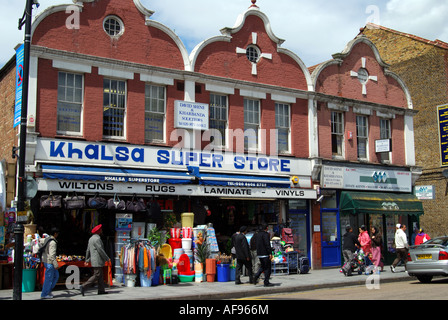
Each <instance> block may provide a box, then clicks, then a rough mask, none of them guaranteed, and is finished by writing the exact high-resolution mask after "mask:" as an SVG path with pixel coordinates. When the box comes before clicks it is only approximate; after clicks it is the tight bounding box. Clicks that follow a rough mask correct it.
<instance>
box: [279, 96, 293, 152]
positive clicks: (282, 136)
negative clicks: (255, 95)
mask: <svg viewBox="0 0 448 320" xmlns="http://www.w3.org/2000/svg"><path fill="white" fill-rule="evenodd" d="M275 128H276V129H277V151H278V152H279V153H287V152H289V145H290V144H289V141H290V132H291V118H290V106H289V104H284V103H276V104H275Z"/></svg>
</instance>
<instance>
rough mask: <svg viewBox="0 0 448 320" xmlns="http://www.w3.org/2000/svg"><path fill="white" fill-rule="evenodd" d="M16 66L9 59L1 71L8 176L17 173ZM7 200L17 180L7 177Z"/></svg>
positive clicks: (1, 149) (0, 134) (0, 146)
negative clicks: (14, 122)
mask: <svg viewBox="0 0 448 320" xmlns="http://www.w3.org/2000/svg"><path fill="white" fill-rule="evenodd" d="M15 82H16V68H15V59H12V60H11V61H9V62H8V63H7V64H6V65H5V66H4V67H3V69H2V71H1V72H0V114H1V115H2V116H1V117H2V121H0V160H6V163H7V164H8V165H7V168H6V170H7V171H11V172H7V173H8V176H10V175H14V174H15V163H16V160H15V159H12V156H11V155H12V148H13V146H18V138H17V134H18V127H17V128H15V129H14V128H13V119H14V103H15V93H16V92H15ZM6 183H7V186H6V188H7V201H6V203H7V204H8V203H10V202H11V200H12V199H13V196H14V190H15V180H14V179H9V178H8V179H7V181H6Z"/></svg>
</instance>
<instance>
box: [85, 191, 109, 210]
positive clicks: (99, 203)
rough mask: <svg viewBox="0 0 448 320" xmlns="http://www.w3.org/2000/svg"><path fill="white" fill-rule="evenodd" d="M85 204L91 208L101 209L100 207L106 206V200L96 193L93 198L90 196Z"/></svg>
mask: <svg viewBox="0 0 448 320" xmlns="http://www.w3.org/2000/svg"><path fill="white" fill-rule="evenodd" d="M87 204H88V206H89V207H90V208H92V209H102V208H106V206H107V200H106V199H104V198H102V197H100V196H99V193H96V194H95V196H94V197H93V198H90V199H89V200H88V201H87Z"/></svg>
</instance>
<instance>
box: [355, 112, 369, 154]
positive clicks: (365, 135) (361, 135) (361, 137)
mask: <svg viewBox="0 0 448 320" xmlns="http://www.w3.org/2000/svg"><path fill="white" fill-rule="evenodd" d="M361 119H362V121H363V122H365V123H362V124H360V121H361ZM361 126H362V128H361ZM361 130H362V131H365V132H361ZM360 141H363V142H364V144H365V145H364V150H363V151H364V152H365V157H360V156H359V154H360ZM356 149H357V155H358V160H362V161H368V160H369V118H368V117H367V116H365V115H356Z"/></svg>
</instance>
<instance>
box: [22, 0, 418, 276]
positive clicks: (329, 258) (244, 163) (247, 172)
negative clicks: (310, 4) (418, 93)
mask: <svg viewBox="0 0 448 320" xmlns="http://www.w3.org/2000/svg"><path fill="white" fill-rule="evenodd" d="M252 2H253V3H254V1H252ZM66 9H67V8H66V6H55V7H51V8H49V9H47V10H46V11H45V12H43V13H42V14H41V15H40V16H38V17H37V19H36V20H35V22H34V25H33V38H32V47H31V81H30V104H29V107H28V120H29V121H28V132H27V139H28V141H27V157H26V163H27V173H28V175H30V176H32V177H34V178H35V180H36V182H37V187H38V193H37V195H36V197H35V198H34V199H33V200H32V208H33V211H36V217H37V221H38V223H39V224H41V225H42V226H43V227H48V226H49V225H51V224H60V225H63V226H64V228H66V230H63V231H62V232H61V236H60V237H61V241H60V242H61V243H62V245H61V250H67V253H71V254H83V252H84V251H85V240H86V237H88V231H89V230H90V227H91V226H92V225H94V224H97V223H103V225H105V226H106V228H105V231H106V232H105V235H106V237H107V246H108V248H109V249H110V252H111V253H112V255H113V254H114V252H115V250H114V243H115V241H116V232H115V231H116V230H115V228H116V215H115V214H117V213H122V212H121V211H120V212H117V211H114V210H110V209H99V210H94V209H91V208H88V207H87V206H86V208H85V209H82V210H66V209H63V208H60V209H59V208H58V209H42V208H40V205H39V200H40V199H41V197H42V196H47V195H49V194H57V195H62V196H63V197H65V196H66V195H68V194H72V193H73V192H76V194H78V195H82V196H85V197H86V198H87V199H89V198H92V197H94V196H95V195H99V196H101V197H105V198H109V199H110V198H114V197H119V198H120V199H125V200H132V199H133V197H136V198H142V199H144V201H145V203H147V204H151V203H154V202H157V205H158V206H159V207H160V210H161V211H160V212H161V214H162V216H163V217H164V220H163V221H151V222H156V223H158V225H159V226H162V225H163V224H164V223H166V222H167V221H168V220H170V221H173V220H172V219H174V221H176V220H177V221H180V215H181V214H182V213H185V212H193V213H194V214H195V224H197V225H203V224H207V223H213V226H214V227H215V229H216V231H217V233H218V234H219V236H220V237H221V238H220V240H221V241H220V249H221V250H223V251H224V250H225V249H226V248H225V246H226V245H227V243H228V241H227V240H228V239H229V237H230V236H231V235H232V233H233V232H235V231H236V230H237V228H238V227H239V226H240V225H243V224H244V225H249V226H250V227H253V228H255V227H256V226H257V225H258V224H260V223H269V224H270V226H271V230H272V231H281V227H282V226H284V225H286V224H289V225H290V226H291V228H292V229H293V232H294V236H295V244H294V246H295V248H296V249H297V250H300V252H301V253H303V254H304V255H306V256H308V257H309V258H311V261H312V265H313V267H314V268H321V267H327V266H339V265H340V262H341V261H340V251H341V250H340V247H341V243H340V240H341V238H340V235H341V225H345V224H346V223H347V222H348V221H350V223H353V225H354V226H356V223H357V222H359V223H360V222H361V220H362V219H366V217H368V216H364V215H363V213H362V212H358V211H356V212H354V213H351V215H350V214H349V215H348V216H347V217H345V216H344V214H343V212H345V211H344V210H345V209H346V208H344V207H340V203H341V201H342V198H341V196H342V195H343V192H345V191H348V192H350V191H352V190H357V191H359V190H360V189H361V188H363V191H372V192H375V193H377V194H381V195H383V196H386V195H388V194H389V193H390V192H393V193H396V194H398V193H400V194H401V193H404V194H408V193H410V192H411V190H412V186H413V184H414V182H415V177H416V176H417V175H418V173H419V171H418V168H416V167H415V160H414V158H415V155H414V152H413V148H414V145H413V139H414V138H413V127H412V123H413V117H414V115H415V112H414V110H413V106H412V101H411V98H410V95H409V93H408V91H407V87H406V85H405V84H404V83H403V82H402V81H401V79H400V78H399V77H397V76H396V75H394V74H392V73H390V72H389V71H388V70H387V65H386V64H385V63H384V62H383V61H382V60H381V58H380V56H379V53H378V50H377V49H376V47H375V46H374V45H373V43H372V42H370V41H369V40H367V39H366V38H365V37H362V36H361V37H357V38H356V39H355V40H353V41H352V42H350V43H349V44H348V46H347V48H346V49H345V50H344V51H343V52H342V53H340V54H337V55H335V56H334V59H333V60H331V61H329V62H326V63H324V64H322V65H319V66H316V67H313V68H310V70H309V69H308V68H307V67H306V66H305V65H304V63H303V62H302V61H301V59H300V58H299V57H298V56H297V54H295V53H294V52H292V51H290V50H288V49H285V48H283V47H282V44H283V42H284V40H283V39H280V38H278V37H277V36H276V35H275V33H274V32H273V30H272V28H271V25H270V23H269V19H268V17H267V16H266V14H264V13H263V12H262V11H261V10H260V8H259V7H257V6H256V5H255V4H253V5H252V6H251V7H250V8H249V9H248V10H247V11H245V12H244V13H243V14H242V15H241V16H240V17H238V19H237V21H236V24H235V26H234V27H231V28H224V29H222V30H221V35H219V36H216V37H212V38H210V39H207V40H205V41H203V42H202V43H200V44H198V45H197V46H196V48H195V49H194V50H193V51H192V52H191V54H188V53H187V50H186V48H185V46H184V44H183V43H182V41H181V39H180V38H179V37H178V36H177V35H176V34H175V32H174V31H173V30H170V29H169V28H168V27H166V26H164V25H162V24H161V23H159V22H157V21H154V20H152V19H151V15H152V14H153V12H152V11H150V10H148V9H146V8H144V7H143V6H142V5H141V3H140V1H138V0H133V1H130V0H128V1H123V0H108V1H107V0H101V1H95V2H92V1H88V0H84V1H79V2H77V3H76V4H75V5H74V6H73V7H72V9H73V10H72V11H71V13H73V12H74V13H79V21H78V22H79V24H78V27H76V26H73V28H69V27H67V24H66V22H67V19H68V18H69V17H70V14H68V13H67V11H66ZM69 21H73V20H71V19H69ZM75 21H76V20H75ZM67 39H71V40H70V41H66V40H67ZM358 121H359V122H358ZM391 146H393V149H390V147H391ZM375 148H378V149H375ZM379 148H383V149H379ZM388 148H389V149H388ZM377 151H378V152H377ZM364 176H366V177H367V178H370V180H372V179H373V180H374V181H373V182H372V181H364V180H363V181H362V185H363V186H364V187H362V186H360V182H359V181H355V180H356V179H355V178H357V177H358V178H359V177H364ZM376 178H378V181H376ZM361 180H362V179H361ZM402 183H404V186H403V185H402ZM395 184H396V185H399V186H400V188H399V189H395V188H394V187H392V186H391V185H395ZM350 195H352V194H350ZM321 196H323V197H321ZM396 197H397V199H398V195H397V196H396ZM397 201H398V200H397ZM421 213H422V212H417V213H416V214H417V215H418V214H421ZM407 214H409V212H406V213H404V215H407ZM170 217H171V218H170ZM354 217H356V219H358V220H357V221H356V222H354V221H352V220H353V219H355V218H354ZM133 219H134V220H133V221H134V222H140V223H141V222H144V223H147V222H148V219H149V220H151V219H152V218H151V217H148V214H147V212H138V213H133ZM165 226H166V225H165ZM218 234H217V236H218ZM63 237H65V239H64V238H63ZM63 239H64V240H65V241H64V240H63ZM63 243H65V246H64V244H63ZM68 250H71V252H68ZM338 255H339V257H338Z"/></svg>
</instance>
